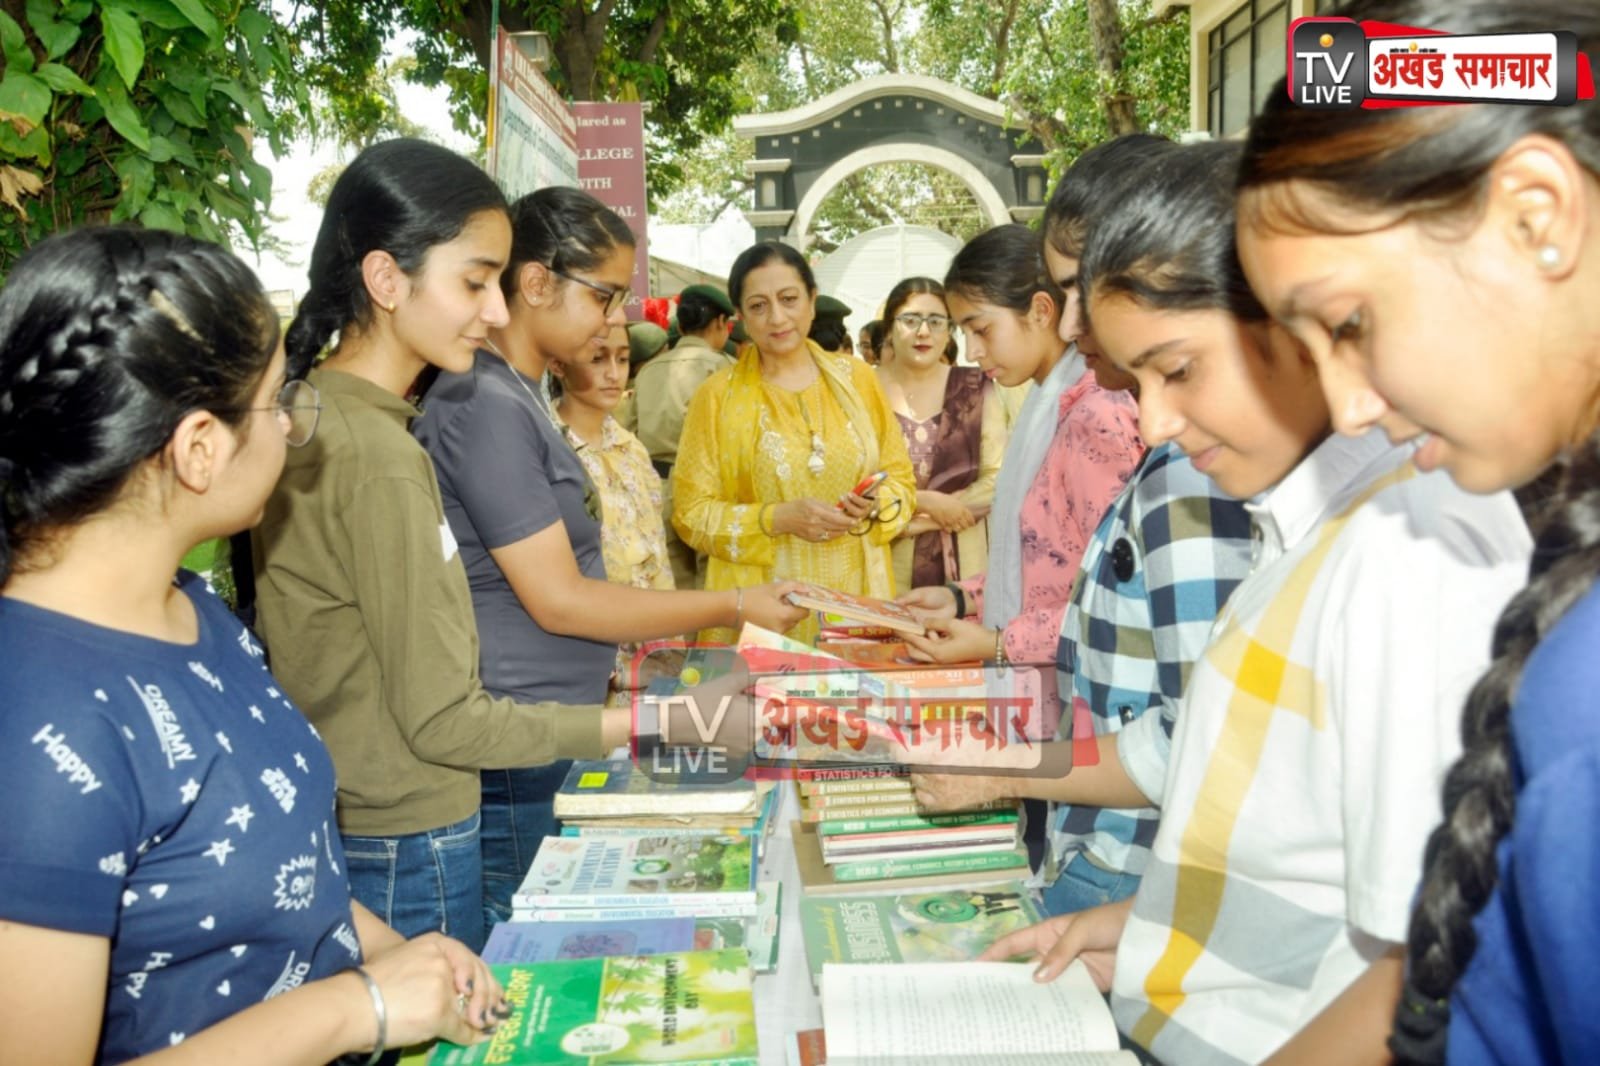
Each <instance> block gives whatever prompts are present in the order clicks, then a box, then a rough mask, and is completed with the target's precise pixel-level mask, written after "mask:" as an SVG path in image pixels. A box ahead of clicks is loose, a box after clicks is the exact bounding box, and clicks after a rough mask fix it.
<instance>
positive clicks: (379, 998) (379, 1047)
mask: <svg viewBox="0 0 1600 1066" xmlns="http://www.w3.org/2000/svg"><path fill="white" fill-rule="evenodd" d="M350 969H351V971H352V972H353V973H354V974H355V975H356V976H357V977H359V978H361V980H363V981H365V982H366V985H367V995H369V996H371V997H372V1013H373V1014H375V1015H377V1016H378V1042H377V1044H376V1045H375V1046H374V1047H373V1049H372V1055H371V1057H369V1058H368V1059H367V1060H366V1062H365V1064H364V1066H378V1060H379V1059H381V1058H383V1049H384V1045H385V1044H386V1043H388V1041H389V1011H388V1009H387V1008H386V1007H384V1005H383V992H382V990H381V989H379V988H378V982H376V981H374V980H373V979H372V975H371V974H370V973H368V972H367V971H366V968H365V967H362V966H352V967H350Z"/></svg>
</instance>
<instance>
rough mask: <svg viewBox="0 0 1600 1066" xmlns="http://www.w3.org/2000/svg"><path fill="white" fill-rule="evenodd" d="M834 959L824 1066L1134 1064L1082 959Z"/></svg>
mask: <svg viewBox="0 0 1600 1066" xmlns="http://www.w3.org/2000/svg"><path fill="white" fill-rule="evenodd" d="M1035 967H1036V964H1035V963H1017V962H963V963H938V962H932V963H899V964H894V963H881V964H871V965H857V964H846V965H839V964H835V963H828V964H827V965H825V966H824V967H823V968H822V1018H823V1022H824V1028H825V1030H826V1032H827V1041H828V1066H977V1064H978V1063H982V1064H984V1066H1138V1063H1139V1060H1138V1058H1137V1057H1136V1056H1135V1055H1134V1054H1133V1052H1131V1051H1119V1050H1117V1049H1118V1047H1119V1046H1120V1042H1119V1040H1118V1037H1117V1026H1116V1023H1115V1022H1113V1021H1112V1020H1111V1010H1110V1008H1108V1007H1107V1006H1106V1002H1105V999H1104V997H1102V996H1101V995H1100V991H1099V989H1097V988H1095V986H1094V980H1093V978H1091V977H1090V976H1089V971H1088V970H1087V969H1085V968H1084V966H1083V964H1082V963H1081V962H1075V963H1073V964H1072V965H1071V966H1069V967H1068V968H1067V971H1066V972H1065V973H1063V974H1062V975H1061V976H1060V977H1059V978H1057V979H1056V980H1054V981H1052V982H1050V983H1049V984H1043V985H1042V984H1039V983H1037V982H1036V981H1034V979H1033V971H1034V969H1035Z"/></svg>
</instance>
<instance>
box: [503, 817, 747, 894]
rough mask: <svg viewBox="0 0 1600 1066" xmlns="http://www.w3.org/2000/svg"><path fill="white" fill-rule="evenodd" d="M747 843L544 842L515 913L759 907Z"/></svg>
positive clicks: (683, 836)
mask: <svg viewBox="0 0 1600 1066" xmlns="http://www.w3.org/2000/svg"><path fill="white" fill-rule="evenodd" d="M755 901H756V892H755V858H754V853H753V851H752V849H751V841H750V838H749V837H747V836H719V835H711V834H706V835H700V834H693V833H669V834H663V835H661V836H648V837H604V836H581V837H545V838H544V842H543V843H542V844H540V846H539V853H538V854H537V855H535V856H534V859H533V864H532V865H531V866H530V867H529V869H528V874H527V876H526V877H525V878H523V881H522V885H521V887H520V888H518V889H517V891H516V894H515V895H513V897H512V901H511V902H512V906H513V907H514V908H517V909H524V910H527V909H536V908H551V907H612V906H615V907H651V906H661V907H668V906H676V907H682V906H688V905H691V904H698V903H708V904H718V903H721V904H740V903H748V904H754V903H755Z"/></svg>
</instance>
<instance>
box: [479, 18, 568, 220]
mask: <svg viewBox="0 0 1600 1066" xmlns="http://www.w3.org/2000/svg"><path fill="white" fill-rule="evenodd" d="M494 59H495V62H494V65H493V67H492V69H491V70H490V71H489V174H490V176H492V177H493V178H494V179H495V180H496V181H498V182H499V183H500V187H501V188H502V189H503V190H505V194H506V198H507V199H508V200H515V199H516V198H517V197H519V196H521V195H523V194H524V193H530V192H533V191H534V190H535V189H542V188H544V187H545V186H546V185H577V184H578V128H577V123H576V121H575V120H574V119H573V117H572V111H571V109H570V108H568V107H567V103H566V101H565V100H563V99H561V96H560V95H559V94H558V93H557V92H556V91H555V89H554V88H553V87H552V86H551V84H550V83H549V82H548V81H546V80H545V76H544V75H543V74H542V73H540V71H539V68H538V67H535V66H534V65H533V64H532V63H531V62H529V60H528V58H527V57H526V56H524V55H523V54H522V53H521V52H520V51H519V50H518V49H517V46H516V44H515V43H514V42H513V41H512V39H511V36H510V35H509V34H508V33H506V31H505V28H504V27H501V28H500V30H499V31H498V33H497V35H496V38H495V53H494Z"/></svg>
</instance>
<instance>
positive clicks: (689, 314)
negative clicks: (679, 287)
mask: <svg viewBox="0 0 1600 1066" xmlns="http://www.w3.org/2000/svg"><path fill="white" fill-rule="evenodd" d="M727 317H728V312H726V311H724V310H723V309H722V308H720V307H718V306H717V304H716V302H715V301H714V300H712V299H711V298H710V297H708V296H705V295H703V294H701V293H698V292H688V293H684V294H683V295H682V296H680V297H679V298H678V332H679V333H699V332H700V331H701V330H703V329H705V328H706V327H707V326H709V325H711V323H713V322H715V321H716V320H717V319H718V318H727Z"/></svg>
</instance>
